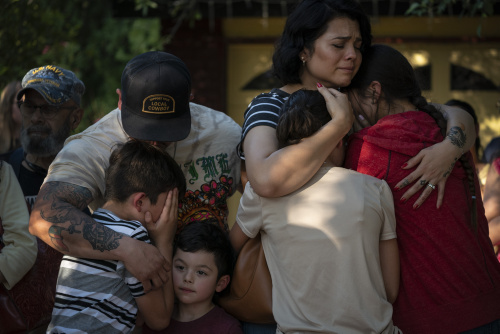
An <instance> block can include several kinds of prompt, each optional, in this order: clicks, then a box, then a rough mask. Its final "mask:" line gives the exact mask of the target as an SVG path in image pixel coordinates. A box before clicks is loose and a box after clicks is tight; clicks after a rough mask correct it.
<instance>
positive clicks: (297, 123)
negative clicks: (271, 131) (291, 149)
mask: <svg viewBox="0 0 500 334" xmlns="http://www.w3.org/2000/svg"><path fill="white" fill-rule="evenodd" d="M331 119H332V117H331V116H330V114H329V113H328V109H327V108H326V102H325V99H324V98H323V95H321V93H320V92H318V91H317V90H304V89H301V90H298V91H296V92H295V93H293V94H292V95H290V97H289V98H288V100H287V101H286V102H285V104H284V105H283V107H282V108H281V111H280V118H279V120H278V126H277V127H276V136H277V137H278V144H279V147H280V148H282V147H285V146H288V145H293V144H297V143H298V142H300V140H301V139H303V138H307V137H310V136H312V135H313V134H314V133H315V132H316V131H318V130H319V129H320V128H321V127H322V126H323V125H325V124H326V123H328V122H329V121H330V120H331Z"/></svg>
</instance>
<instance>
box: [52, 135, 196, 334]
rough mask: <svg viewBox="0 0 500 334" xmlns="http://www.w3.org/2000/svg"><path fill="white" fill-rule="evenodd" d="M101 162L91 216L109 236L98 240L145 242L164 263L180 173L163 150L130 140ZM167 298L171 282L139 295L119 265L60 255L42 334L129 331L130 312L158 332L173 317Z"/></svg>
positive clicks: (169, 252) (168, 251)
mask: <svg viewBox="0 0 500 334" xmlns="http://www.w3.org/2000/svg"><path fill="white" fill-rule="evenodd" d="M109 162H110V163H109V168H108V170H107V171H106V190H105V195H104V197H105V203H104V205H103V206H102V207H101V208H99V209H97V210H96V211H95V212H94V213H93V215H92V216H93V218H94V219H95V220H96V221H98V222H99V223H101V224H102V225H103V226H107V227H109V228H111V229H112V230H113V231H114V232H115V233H112V234H109V235H108V236H106V237H105V238H104V239H106V240H108V242H109V243H118V241H119V239H120V238H121V237H122V235H127V236H130V237H132V238H135V239H138V240H142V241H144V242H147V243H151V240H152V241H153V243H154V244H155V245H156V247H157V248H158V250H159V251H160V253H161V254H162V255H163V256H164V257H165V258H166V259H171V258H172V243H173V239H174V236H175V233H176V229H177V205H178V204H177V203H178V202H177V199H178V194H184V192H185V189H186V180H185V178H184V175H183V173H182V171H181V169H180V167H179V166H178V165H177V163H176V162H175V161H174V160H173V159H172V158H171V157H170V156H169V155H168V154H167V153H165V152H164V151H163V150H161V149H159V148H158V147H156V146H153V145H151V144H148V143H145V142H140V141H135V140H133V141H129V142H127V143H125V144H123V145H121V146H118V148H116V149H115V150H114V151H113V153H112V154H111V157H110V159H109ZM146 228H147V229H146ZM148 232H149V234H148ZM83 233H104V229H102V230H97V231H94V230H90V231H86V230H85V227H84V228H83ZM150 238H151V240H150ZM96 247H99V245H96ZM146 260H147V259H145V261H146ZM172 292H173V288H172V279H171V278H169V279H168V282H166V283H165V284H164V285H163V287H162V288H161V289H156V290H151V291H144V288H143V286H142V284H141V282H140V281H138V280H137V279H136V278H135V277H133V276H132V275H131V274H130V273H129V272H128V271H127V270H126V269H125V266H124V264H123V262H120V261H111V260H110V261H107V260H92V259H84V258H75V257H71V256H68V255H65V256H64V257H63V260H62V262H61V265H60V269H59V276H58V279H57V288H56V301H55V306H54V310H53V312H52V321H51V323H50V325H49V327H48V333H75V332H82V331H83V332H87V333H106V334H110V333H130V332H132V330H133V329H134V327H135V324H136V318H137V313H138V311H140V313H141V315H142V317H143V319H144V321H145V323H146V324H147V325H148V326H149V327H151V328H155V329H163V328H165V327H167V326H168V325H169V322H170V315H171V314H172V311H173V304H174V295H173V293H172Z"/></svg>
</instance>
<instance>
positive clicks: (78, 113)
mask: <svg viewBox="0 0 500 334" xmlns="http://www.w3.org/2000/svg"><path fill="white" fill-rule="evenodd" d="M82 118H83V109H82V108H81V107H78V108H77V109H75V110H73V111H72V112H71V115H70V128H71V131H73V130H75V129H76V128H77V127H78V125H79V124H80V122H81V121H82Z"/></svg>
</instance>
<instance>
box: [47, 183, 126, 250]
mask: <svg viewBox="0 0 500 334" xmlns="http://www.w3.org/2000/svg"><path fill="white" fill-rule="evenodd" d="M38 198H39V199H41V202H42V203H43V204H42V205H41V209H40V216H41V217H42V218H43V219H44V220H46V221H48V222H51V223H53V225H52V226H51V227H50V229H49V236H50V238H51V241H52V243H53V244H54V246H55V247H56V248H57V249H59V250H60V251H65V252H68V251H69V248H68V246H67V245H66V244H64V238H63V237H62V231H66V232H67V233H69V234H74V233H75V234H80V233H82V232H83V233H82V235H83V238H84V239H85V240H87V241H88V242H89V243H90V244H91V245H92V248H93V249H95V250H99V251H101V252H104V251H106V250H108V251H109V250H113V249H116V248H117V247H118V246H119V245H120V243H119V239H121V238H122V235H121V234H120V233H117V232H115V231H113V230H111V229H109V228H107V227H105V226H103V225H101V224H99V223H97V222H95V221H94V220H93V219H92V218H91V217H89V216H87V215H86V214H85V213H83V212H82V211H81V210H83V209H84V208H85V207H86V206H87V205H88V204H89V203H90V202H91V201H92V194H91V193H90V191H89V190H88V189H87V188H84V187H80V186H76V185H73V184H70V183H65V182H48V183H46V184H45V185H44V186H43V187H42V188H41V189H40V193H39V194H38ZM65 223H69V226H66V227H63V226H60V224H65Z"/></svg>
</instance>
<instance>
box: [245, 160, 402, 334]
mask: <svg viewBox="0 0 500 334" xmlns="http://www.w3.org/2000/svg"><path fill="white" fill-rule="evenodd" d="M236 221H237V223H238V224H239V226H240V227H241V229H242V230H243V232H244V233H245V234H246V235H247V236H249V237H255V236H256V235H257V233H259V231H261V235H262V245H263V249H264V253H265V255H266V259H267V264H268V266H269V270H270V272H271V277H272V281H273V314H274V318H275V319H276V322H277V323H278V328H279V330H281V331H282V332H283V333H343V334H347V333H363V334H368V333H393V332H394V330H395V329H394V326H393V324H392V320H391V318H392V305H391V304H390V303H389V302H388V301H387V296H386V293H385V288H384V281H383V278H382V271H381V269H380V258H379V243H380V240H388V239H393V238H396V221H395V218H394V203H393V199H392V194H391V191H390V189H389V186H388V185H387V183H386V182H385V181H382V180H379V179H376V178H374V177H372V176H368V175H363V174H360V173H358V172H354V171H352V170H347V169H344V168H338V167H322V168H321V169H320V170H319V171H318V173H316V175H315V176H314V177H313V178H312V179H311V180H310V181H309V182H308V183H307V184H305V185H304V186H303V187H302V188H300V189H299V190H297V191H295V192H294V193H292V194H290V195H287V196H284V197H279V198H263V197H260V196H258V195H257V194H256V193H255V192H254V191H253V189H252V187H251V185H250V184H247V185H246V188H245V192H244V194H243V196H242V198H241V202H240V206H239V209H238V214H237V217H236Z"/></svg>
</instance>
